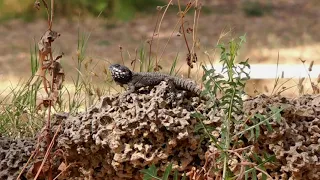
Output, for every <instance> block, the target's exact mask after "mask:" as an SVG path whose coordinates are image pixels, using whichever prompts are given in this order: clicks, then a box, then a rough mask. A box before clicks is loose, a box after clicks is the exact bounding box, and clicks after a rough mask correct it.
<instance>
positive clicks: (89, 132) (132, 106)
mask: <svg viewBox="0 0 320 180" xmlns="http://www.w3.org/2000/svg"><path fill="white" fill-rule="evenodd" d="M170 91H172V88H171V87H169V86H168V84H167V83H166V82H162V83H161V84H160V85H158V86H157V87H155V88H153V89H151V91H150V92H149V91H147V90H146V91H144V90H141V91H140V92H138V93H132V94H129V95H127V96H125V97H117V96H106V97H104V98H103V100H102V101H101V102H100V104H98V105H96V106H93V107H91V108H90V110H89V111H88V112H86V113H81V114H79V115H78V116H75V117H69V118H68V119H67V120H66V121H65V122H64V127H63V129H64V130H63V132H62V134H61V135H60V137H59V138H58V139H59V140H58V147H60V148H62V149H64V151H65V152H66V156H67V158H68V160H69V161H70V162H75V161H77V162H80V163H81V165H80V168H79V167H76V168H73V169H72V170H71V171H72V173H71V176H74V177H83V178H93V179H141V173H140V172H139V170H141V169H144V168H146V167H148V166H150V165H152V164H155V165H156V166H157V167H158V168H159V169H160V170H162V171H163V170H164V169H165V167H166V166H167V165H168V164H169V163H170V162H173V167H174V168H175V169H177V170H179V171H188V170H190V169H191V168H192V167H193V166H196V167H201V166H202V165H203V163H204V154H205V152H206V150H207V149H206V146H203V147H201V146H199V145H200V143H201V141H200V135H198V134H196V133H195V131H194V127H195V124H196V123H197V120H196V119H195V118H193V117H191V113H192V112H194V111H195V110H201V109H202V110H203V109H204V105H203V104H201V103H200V99H199V98H198V97H188V98H187V97H185V96H187V95H188V94H187V93H185V92H183V91H177V93H176V94H175V95H174V96H172V94H171V95H170V93H172V92H170ZM144 92H147V93H146V94H144ZM172 97H173V98H172ZM84 172H87V173H84ZM90 172H91V173H90Z"/></svg>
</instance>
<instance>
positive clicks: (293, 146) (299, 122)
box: [244, 95, 320, 180]
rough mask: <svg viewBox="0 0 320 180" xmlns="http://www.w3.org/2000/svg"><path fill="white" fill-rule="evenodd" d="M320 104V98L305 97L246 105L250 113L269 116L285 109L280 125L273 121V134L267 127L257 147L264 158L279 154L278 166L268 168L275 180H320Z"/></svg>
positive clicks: (260, 98)
mask: <svg viewBox="0 0 320 180" xmlns="http://www.w3.org/2000/svg"><path fill="white" fill-rule="evenodd" d="M319 102H320V95H313V96H312V95H304V96H302V97H299V98H295V99H288V98H284V97H279V96H276V97H267V96H258V97H256V98H253V99H251V100H248V101H246V102H245V103H244V112H246V113H247V114H256V113H260V114H262V115H267V114H270V107H280V108H282V109H283V110H282V112H281V122H280V123H277V122H276V121H274V120H272V118H271V119H270V123H271V125H272V128H273V131H272V132H269V131H267V128H266V126H265V125H263V126H262V127H261V135H260V137H259V138H258V140H257V143H255V144H254V148H253V152H255V153H257V154H260V155H262V154H263V153H264V152H267V153H269V154H275V155H276V159H277V163H275V164H273V165H272V166H270V167H269V168H268V167H267V169H268V171H270V172H271V174H270V175H271V176H272V177H273V178H274V179H290V180H308V179H309V180H314V179H320V103H319ZM248 134H249V133H248ZM247 137H249V135H248V136H247ZM262 152H263V153H262Z"/></svg>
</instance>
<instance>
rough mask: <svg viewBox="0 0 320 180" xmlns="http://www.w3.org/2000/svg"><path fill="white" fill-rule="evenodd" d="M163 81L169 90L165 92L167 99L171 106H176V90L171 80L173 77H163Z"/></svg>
mask: <svg viewBox="0 0 320 180" xmlns="http://www.w3.org/2000/svg"><path fill="white" fill-rule="evenodd" d="M164 81H165V82H166V83H167V84H168V91H169V92H167V95H168V100H169V102H171V103H172V105H173V106H176V96H177V94H176V92H177V91H176V87H175V85H174V81H173V79H171V78H169V77H167V78H165V79H164Z"/></svg>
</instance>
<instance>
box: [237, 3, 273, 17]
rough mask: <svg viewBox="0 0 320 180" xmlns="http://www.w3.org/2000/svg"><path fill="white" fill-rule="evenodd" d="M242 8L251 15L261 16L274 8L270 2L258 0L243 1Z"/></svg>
mask: <svg viewBox="0 0 320 180" xmlns="http://www.w3.org/2000/svg"><path fill="white" fill-rule="evenodd" d="M242 10H243V11H244V13H245V14H246V16H249V17H261V16H264V15H265V14H268V13H270V12H271V10H272V5H271V4H270V3H268V2H267V3H262V2H260V1H257V0H246V1H243V2H242Z"/></svg>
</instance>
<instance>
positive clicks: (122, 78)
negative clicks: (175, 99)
mask: <svg viewBox="0 0 320 180" xmlns="http://www.w3.org/2000/svg"><path fill="white" fill-rule="evenodd" d="M109 70H110V72H111V76H112V78H113V80H114V81H115V82H116V83H117V84H119V85H120V86H122V87H123V86H124V85H127V86H128V89H127V91H126V92H125V94H124V95H128V94H130V93H133V92H135V91H136V90H138V89H139V88H142V87H146V86H156V85H158V84H160V82H161V81H170V82H171V83H173V85H174V87H175V88H176V89H182V90H186V91H189V92H191V93H194V94H196V95H197V96H199V97H201V92H202V91H201V89H200V88H199V87H198V86H197V84H196V83H195V82H194V81H192V80H191V79H185V78H179V77H176V76H171V75H168V74H165V73H160V72H134V71H131V70H130V69H129V68H128V67H126V66H123V65H120V64H112V65H110V66H109Z"/></svg>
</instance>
